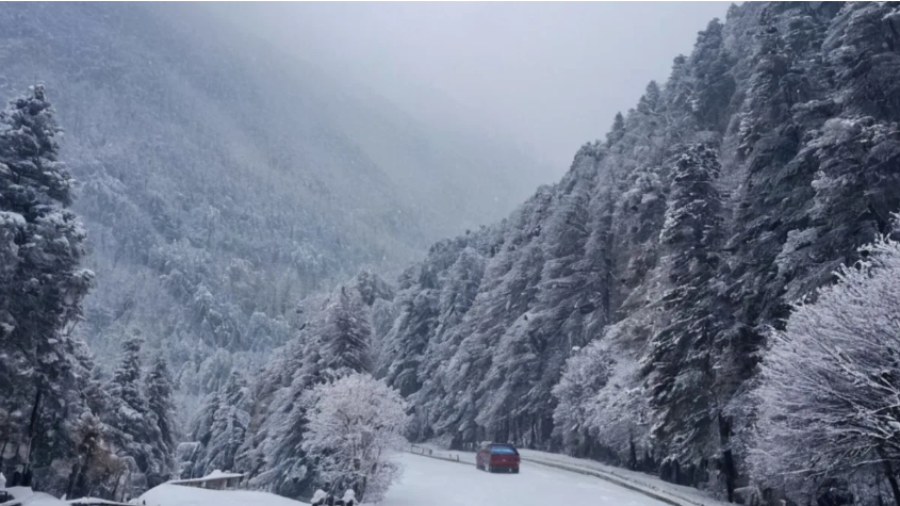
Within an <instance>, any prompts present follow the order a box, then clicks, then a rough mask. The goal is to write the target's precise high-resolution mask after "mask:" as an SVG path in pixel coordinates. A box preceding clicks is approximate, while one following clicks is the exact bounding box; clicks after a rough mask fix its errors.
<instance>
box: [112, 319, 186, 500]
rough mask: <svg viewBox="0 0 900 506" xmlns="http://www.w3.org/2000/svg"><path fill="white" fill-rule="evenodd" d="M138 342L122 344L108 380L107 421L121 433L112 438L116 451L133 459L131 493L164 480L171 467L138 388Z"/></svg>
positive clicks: (136, 339) (134, 339)
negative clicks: (114, 368) (119, 354)
mask: <svg viewBox="0 0 900 506" xmlns="http://www.w3.org/2000/svg"><path fill="white" fill-rule="evenodd" d="M142 343H143V339H141V338H140V337H137V336H135V337H132V338H129V339H127V340H126V341H125V342H123V343H122V358H121V360H120V362H119V366H118V368H117V369H116V370H115V372H114V373H113V377H112V379H111V380H110V383H109V393H110V397H111V399H112V401H113V405H112V409H111V410H110V412H109V414H108V416H109V420H108V422H107V423H109V425H111V426H112V427H114V428H115V429H116V430H117V431H118V432H119V433H120V434H121V435H122V438H121V439H120V440H118V441H115V443H116V445H117V447H118V450H119V451H120V452H122V454H123V456H127V457H129V458H131V459H133V461H134V467H135V468H134V469H133V474H132V476H131V479H130V483H129V484H128V487H129V488H130V490H131V491H132V493H133V492H138V491H140V490H143V489H146V488H150V487H155V486H156V485H159V484H160V483H163V482H165V481H166V480H167V479H168V478H169V475H170V473H171V469H172V454H171V452H172V448H171V447H170V446H167V445H166V443H165V442H164V440H163V436H162V430H161V429H160V426H159V425H157V420H156V416H155V415H154V414H153V413H152V412H151V411H150V405H149V404H148V402H147V398H146V396H145V395H144V392H143V390H142V378H143V374H142V370H141V345H142Z"/></svg>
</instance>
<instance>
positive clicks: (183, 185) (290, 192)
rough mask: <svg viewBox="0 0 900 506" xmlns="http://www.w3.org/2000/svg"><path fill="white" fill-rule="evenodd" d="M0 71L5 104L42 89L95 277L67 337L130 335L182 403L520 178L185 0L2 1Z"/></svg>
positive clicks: (479, 214)
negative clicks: (117, 1) (159, 360)
mask: <svg viewBox="0 0 900 506" xmlns="http://www.w3.org/2000/svg"><path fill="white" fill-rule="evenodd" d="M0 65H2V67H3V69H4V71H3V75H2V76H0V98H2V99H6V98H11V97H12V96H14V95H17V94H19V93H21V92H22V91H23V90H25V88H26V87H27V86H28V85H31V84H33V81H35V80H40V81H43V82H44V83H45V84H46V87H47V94H48V97H49V99H50V101H51V102H52V103H53V104H54V106H55V107H56V108H57V110H58V118H59V120H60V123H61V126H62V127H63V128H64V129H65V130H66V135H65V142H64V143H63V144H64V146H63V148H64V149H63V153H62V156H63V158H64V159H65V160H66V161H67V162H68V164H69V167H70V169H71V170H72V172H73V175H74V176H75V178H76V179H77V180H78V181H79V182H80V188H79V195H78V198H77V199H76V204H75V206H76V207H75V211H76V212H77V213H78V214H79V215H81V216H82V217H83V219H84V221H85V225H86V227H87V229H88V235H89V246H90V249H91V255H90V258H89V261H88V263H89V267H91V268H92V269H93V270H94V271H95V272H96V274H97V278H96V285H95V289H94V290H93V291H92V292H91V294H90V296H89V297H88V299H87V301H86V308H85V321H84V322H83V323H82V324H81V325H79V326H78V327H77V330H76V332H78V333H79V334H80V335H81V336H82V337H84V338H86V339H87V340H88V341H90V344H91V346H92V350H93V352H94V353H96V354H98V355H99V356H101V357H103V358H107V359H108V358H111V357H113V356H115V355H116V354H117V353H118V346H119V342H120V341H121V339H122V336H123V335H124V336H128V335H130V334H132V333H133V332H134V331H135V330H137V329H139V330H140V332H141V334H142V337H143V338H144V339H145V340H146V341H147V345H146V347H145V353H147V354H156V353H161V354H163V355H165V356H166V357H167V358H168V359H169V363H170V364H172V365H173V366H174V368H175V369H176V376H177V377H176V382H177V386H178V388H179V390H180V391H181V392H182V393H185V394H187V395H189V396H190V397H191V398H193V397H195V396H197V395H200V394H201V393H204V392H208V391H210V390H213V389H215V388H218V387H219V386H221V385H222V384H223V382H224V381H225V380H226V378H227V377H228V373H229V371H230V368H231V363H232V361H233V360H237V361H240V362H241V363H242V364H244V365H245V366H246V370H247V371H251V370H253V369H254V368H255V367H256V366H257V365H258V364H260V363H262V361H263V360H264V358H263V357H264V356H265V353H266V352H267V351H268V350H270V349H271V348H273V347H275V346H277V345H279V344H282V343H284V342H285V341H286V340H287V338H288V334H289V331H288V326H289V316H290V312H291V309H292V307H293V306H294V304H295V303H296V301H297V300H298V299H299V298H301V297H302V296H305V295H307V294H309V293H311V292H313V291H315V290H318V289H321V288H323V287H324V288H327V287H330V286H331V284H332V283H333V282H334V281H335V280H337V279H343V278H345V277H347V276H350V275H353V274H356V272H357V271H358V270H359V269H360V268H361V267H362V266H364V265H369V266H373V267H378V268H379V269H382V270H385V271H391V270H393V269H396V268H397V267H398V266H400V265H403V264H404V263H405V262H406V261H408V260H409V259H410V258H413V256H414V255H416V254H417V252H419V251H422V250H423V249H424V247H425V246H426V245H427V244H428V243H429V242H430V241H432V240H435V239H436V238H438V237H441V236H444V235H446V234H450V233H460V232H462V231H463V230H465V228H467V227H472V226H475V225H476V224H478V223H480V222H482V221H484V220H488V219H492V218H496V217H499V216H500V215H502V214H503V213H505V212H508V210H509V209H510V207H511V205H512V203H513V202H515V201H516V200H518V199H520V198H522V196H524V195H525V194H526V193H527V191H528V190H527V189H528V188H530V187H532V186H533V185H534V182H533V181H529V180H528V178H524V179H523V178H521V177H520V176H521V175H522V174H523V173H529V174H532V175H534V174H535V173H536V170H521V168H522V167H526V166H532V165H530V164H531V162H530V160H529V159H528V157H527V156H522V155H521V154H520V153H518V151H517V150H516V149H514V148H509V149H505V148H503V147H502V145H501V143H493V144H492V146H491V147H492V152H490V153H487V152H486V150H483V149H482V150H481V151H480V152H475V151H471V152H469V151H466V150H465V149H464V146H461V145H459V144H457V143H454V142H449V141H445V139H444V138H443V137H442V136H440V135H430V133H429V132H430V130H429V128H430V127H429V126H428V125H424V124H421V123H416V122H413V121H411V120H409V119H408V118H406V117H405V116H404V115H403V114H402V111H398V110H394V109H392V108H391V106H390V105H389V104H384V103H375V102H374V101H367V100H366V99H363V98H360V97H359V94H356V93H353V92H352V90H353V84H352V83H335V82H333V81H331V80H329V79H328V78H327V76H324V75H322V74H321V73H319V72H317V71H316V70H315V69H313V68H310V67H308V66H306V65H305V64H303V63H302V62H300V61H297V60H295V59H293V58H291V57H290V56H287V55H285V54H282V53H280V52H279V50H278V48H273V47H270V46H269V45H267V44H266V43H264V42H262V41H261V39H259V38H257V37H253V36H250V35H246V34H244V33H243V32H242V31H240V30H234V29H232V27H229V26H228V25H225V24H222V23H220V22H219V21H218V20H217V19H216V18H214V17H210V16H208V15H207V13H206V12H205V11H204V10H202V9H201V8H197V7H193V6H188V5H176V4H169V5H168V6H152V5H149V4H148V5H138V4H131V5H125V4H122V5H113V4H89V3H70V4H59V5H53V6H51V5H46V4H7V5H4V6H3V7H2V8H0ZM443 127H444V126H443V125H442V128H443ZM435 131H436V130H435ZM485 173H490V174H491V177H479V175H481V174H485ZM457 176H458V177H457ZM473 181H477V182H478V183H479V186H478V188H476V190H474V191H470V187H471V186H472V184H473ZM499 193H502V194H503V195H504V196H505V197H508V198H504V199H500V201H499V202H498V201H497V200H496V197H497V195H498V194H499ZM221 350H224V351H221ZM217 351H219V353H217ZM232 354H237V356H238V358H234V357H232ZM181 412H184V413H186V414H189V413H190V412H191V408H190V407H186V409H183V410H181Z"/></svg>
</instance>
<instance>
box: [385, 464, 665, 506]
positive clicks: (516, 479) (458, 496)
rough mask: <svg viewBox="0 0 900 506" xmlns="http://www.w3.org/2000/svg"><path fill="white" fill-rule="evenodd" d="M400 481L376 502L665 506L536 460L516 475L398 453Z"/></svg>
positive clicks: (388, 505) (397, 505) (399, 505)
mask: <svg viewBox="0 0 900 506" xmlns="http://www.w3.org/2000/svg"><path fill="white" fill-rule="evenodd" d="M398 458H399V459H400V461H401V462H402V463H403V467H404V472H403V478H402V479H401V481H400V483H397V484H395V485H394V486H393V487H391V489H390V490H389V491H388V493H387V497H386V498H385V500H384V502H383V503H382V506H555V505H557V504H591V505H598V506H603V505H609V506H667V505H666V504H665V503H663V502H660V501H657V500H655V499H652V498H650V497H647V496H645V495H643V494H640V493H638V492H634V491H632V490H628V489H626V488H622V487H619V486H617V485H614V484H612V483H610V482H607V481H604V480H601V479H599V478H595V477H592V476H584V475H580V474H576V473H572V472H569V471H563V470H558V469H553V468H549V467H545V466H541V465H539V464H530V463H527V462H523V463H522V468H521V472H520V474H488V473H485V472H483V471H478V470H476V469H475V466H474V465H466V464H457V463H455V462H447V461H443V460H438V459H433V458H429V457H422V456H418V455H410V454H403V455H401V456H400V457H398Z"/></svg>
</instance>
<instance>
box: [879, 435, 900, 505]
mask: <svg viewBox="0 0 900 506" xmlns="http://www.w3.org/2000/svg"><path fill="white" fill-rule="evenodd" d="M878 456H880V457H881V462H882V463H883V464H884V475H885V476H886V477H887V480H888V483H889V484H890V485H891V492H893V493H894V502H895V503H896V504H897V506H900V485H898V483H897V475H896V474H895V473H894V467H893V466H892V465H891V461H890V460H888V459H887V457H886V456H885V455H884V452H883V451H882V450H881V449H880V448H879V449H878Z"/></svg>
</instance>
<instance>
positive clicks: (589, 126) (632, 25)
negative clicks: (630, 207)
mask: <svg viewBox="0 0 900 506" xmlns="http://www.w3.org/2000/svg"><path fill="white" fill-rule="evenodd" d="M729 5H730V3H729V2H628V3H624V2H613V3H506V2H502V3H469V2H463V3H460V2H452V3H431V2H428V3H418V2H417V3H405V2H404V3H399V2H397V3H368V2H366V3H357V2H354V3H343V2H335V3H256V2H254V3H240V4H228V5H225V6H222V5H220V6H219V8H221V9H224V10H225V11H226V12H227V13H228V14H229V15H230V16H232V17H233V19H234V20H236V21H239V22H240V23H242V24H243V25H244V26H245V27H250V28H252V29H253V31H254V32H256V33H258V34H259V35H262V36H264V37H266V38H268V39H270V40H272V41H273V42H276V43H277V44H278V45H279V46H281V47H282V48H284V49H285V50H287V51H290V52H294V53H296V54H297V55H298V56H300V57H301V58H303V59H305V60H308V61H311V62H313V63H315V64H317V65H318V66H320V67H321V68H323V69H324V70H327V71H329V72H330V73H332V74H333V75H335V76H338V77H344V78H346V79H348V80H355V81H357V82H360V83H364V84H365V85H367V86H368V87H370V88H371V89H373V90H374V91H376V92H378V93H379V94H381V95H383V96H384V97H385V98H387V99H389V100H391V101H393V102H394V103H396V104H397V105H399V106H401V107H402V108H404V109H406V110H407V111H408V112H409V113H411V114H412V115H413V116H418V117H420V118H423V119H430V120H432V121H434V120H438V121H440V120H441V118H446V117H448V116H447V115H448V114H450V115H452V114H457V115H460V116H462V117H464V118H467V119H468V120H471V121H473V124H476V125H478V127H479V128H481V127H484V128H485V129H496V131H499V132H502V133H503V134H504V137H507V138H510V139H512V140H514V141H517V142H519V143H520V144H522V145H525V146H527V147H528V149H529V151H530V152H532V153H534V154H535V155H536V156H538V157H540V158H542V159H543V160H544V161H545V162H547V163H549V164H550V165H551V166H552V167H553V169H552V170H553V172H554V174H548V177H551V178H552V179H555V178H556V177H557V176H558V175H559V174H560V173H562V172H563V171H564V170H566V169H567V168H568V165H569V163H570V162H571V159H572V156H573V155H574V153H575V150H576V149H577V148H578V147H579V146H580V145H582V144H583V143H584V142H586V141H589V140H593V139H597V138H602V137H603V136H604V134H605V133H606V131H607V130H608V129H609V126H610V125H611V124H612V118H613V115H615V113H616V111H619V110H621V111H623V112H624V111H625V110H627V109H628V108H630V107H633V106H634V105H635V103H636V101H637V99H638V98H639V97H640V95H641V93H642V92H643V90H644V87H645V86H646V84H647V82H648V81H650V80H651V79H657V80H659V81H664V80H665V79H666V77H667V76H668V73H669V69H670V67H671V63H672V59H673V58H674V57H675V56H676V55H678V54H679V53H685V54H686V53H689V52H690V50H691V48H692V46H693V44H694V41H695V39H696V35H697V32H698V31H700V30H702V29H703V28H705V27H706V24H707V23H708V22H709V20H711V19H712V18H714V17H719V18H720V19H724V17H725V13H726V11H727V9H728V6H729Z"/></svg>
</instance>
